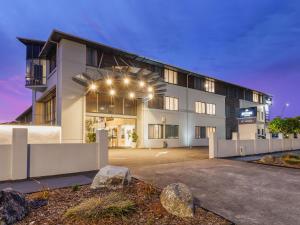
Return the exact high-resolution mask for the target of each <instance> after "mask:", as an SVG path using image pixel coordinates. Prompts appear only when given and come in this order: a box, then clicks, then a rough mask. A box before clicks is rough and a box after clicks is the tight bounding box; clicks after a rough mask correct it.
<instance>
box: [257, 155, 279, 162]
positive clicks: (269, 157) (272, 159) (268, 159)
mask: <svg viewBox="0 0 300 225" xmlns="http://www.w3.org/2000/svg"><path fill="white" fill-rule="evenodd" d="M275 160H276V157H274V156H272V155H265V156H263V157H262V158H261V159H260V161H261V162H262V163H274V162H275Z"/></svg>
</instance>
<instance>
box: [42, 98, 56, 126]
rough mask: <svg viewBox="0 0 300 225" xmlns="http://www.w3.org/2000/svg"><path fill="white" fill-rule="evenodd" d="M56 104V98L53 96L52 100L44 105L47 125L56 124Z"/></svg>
mask: <svg viewBox="0 0 300 225" xmlns="http://www.w3.org/2000/svg"><path fill="white" fill-rule="evenodd" d="M55 103H56V97H55V96H53V97H51V98H50V99H48V100H47V101H46V102H45V103H44V107H45V114H44V115H45V117H44V119H45V124H51V125H52V124H55V112H56V109H55Z"/></svg>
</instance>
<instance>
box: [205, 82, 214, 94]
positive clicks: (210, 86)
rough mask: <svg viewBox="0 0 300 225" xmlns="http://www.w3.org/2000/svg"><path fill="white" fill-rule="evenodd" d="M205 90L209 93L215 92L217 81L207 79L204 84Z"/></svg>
mask: <svg viewBox="0 0 300 225" xmlns="http://www.w3.org/2000/svg"><path fill="white" fill-rule="evenodd" d="M204 90H205V91H207V92H213V93H214V92H215V81H214V80H212V79H206V80H205V83H204Z"/></svg>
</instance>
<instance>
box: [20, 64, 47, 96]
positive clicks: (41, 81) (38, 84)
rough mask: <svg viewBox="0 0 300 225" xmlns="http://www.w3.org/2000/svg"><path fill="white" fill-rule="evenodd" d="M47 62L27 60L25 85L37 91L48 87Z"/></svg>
mask: <svg viewBox="0 0 300 225" xmlns="http://www.w3.org/2000/svg"><path fill="white" fill-rule="evenodd" d="M45 66H46V62H45V61H44V60H32V59H31V60H27V66H26V77H25V87H26V88H30V89H32V90H36V91H41V92H42V91H44V90H45V89H46V87H47V86H46V71H45Z"/></svg>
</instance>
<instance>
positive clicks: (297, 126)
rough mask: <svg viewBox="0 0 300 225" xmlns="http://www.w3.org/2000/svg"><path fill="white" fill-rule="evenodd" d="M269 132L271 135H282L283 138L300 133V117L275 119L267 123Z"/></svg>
mask: <svg viewBox="0 0 300 225" xmlns="http://www.w3.org/2000/svg"><path fill="white" fill-rule="evenodd" d="M269 131H270V132H271V133H273V134H278V133H282V134H283V135H284V136H287V135H289V134H297V133H300V117H295V118H285V119H282V118H280V117H276V118H275V119H273V120H272V121H271V122H270V123H269Z"/></svg>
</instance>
